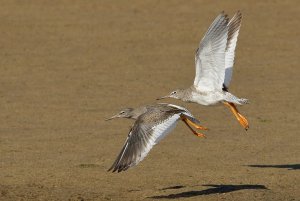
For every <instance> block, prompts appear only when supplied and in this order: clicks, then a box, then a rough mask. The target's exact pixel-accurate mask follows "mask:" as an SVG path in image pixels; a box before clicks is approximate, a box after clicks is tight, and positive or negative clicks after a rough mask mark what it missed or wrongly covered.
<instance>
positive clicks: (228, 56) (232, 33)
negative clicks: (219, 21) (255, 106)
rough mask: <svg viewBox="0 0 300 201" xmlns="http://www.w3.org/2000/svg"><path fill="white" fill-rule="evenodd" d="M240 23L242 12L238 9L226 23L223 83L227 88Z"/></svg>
mask: <svg viewBox="0 0 300 201" xmlns="http://www.w3.org/2000/svg"><path fill="white" fill-rule="evenodd" d="M241 23H242V13H241V12H240V11H238V12H237V13H236V14H235V15H234V16H233V17H232V18H231V20H230V21H229V24H228V39H227V46H226V51H225V79H224V85H225V87H226V88H228V86H229V84H230V81H231V77H232V70H233V65H234V56H235V48H236V44H237V39H238V36H239V31H240V28H241Z"/></svg>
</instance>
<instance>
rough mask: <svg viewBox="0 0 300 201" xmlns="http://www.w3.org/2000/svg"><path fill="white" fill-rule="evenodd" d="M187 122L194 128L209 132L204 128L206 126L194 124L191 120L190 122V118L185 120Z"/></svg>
mask: <svg viewBox="0 0 300 201" xmlns="http://www.w3.org/2000/svg"><path fill="white" fill-rule="evenodd" d="M185 119H186V121H187V122H188V124H189V125H192V126H194V127H195V128H197V129H199V130H208V128H206V127H204V126H200V125H198V124H196V123H194V122H192V121H191V120H189V119H188V118H185Z"/></svg>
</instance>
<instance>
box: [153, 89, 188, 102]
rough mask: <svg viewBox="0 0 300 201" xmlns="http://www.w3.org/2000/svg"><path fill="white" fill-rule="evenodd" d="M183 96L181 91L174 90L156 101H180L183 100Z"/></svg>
mask: <svg viewBox="0 0 300 201" xmlns="http://www.w3.org/2000/svg"><path fill="white" fill-rule="evenodd" d="M183 94H184V90H182V89H176V90H174V91H172V92H171V93H170V94H169V95H166V96H162V97H160V98H157V99H156V100H161V99H165V98H175V99H182V98H183Z"/></svg>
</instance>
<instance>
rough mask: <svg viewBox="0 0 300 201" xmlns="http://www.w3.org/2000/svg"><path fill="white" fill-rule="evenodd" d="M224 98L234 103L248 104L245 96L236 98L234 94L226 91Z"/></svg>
mask: <svg viewBox="0 0 300 201" xmlns="http://www.w3.org/2000/svg"><path fill="white" fill-rule="evenodd" d="M225 100H226V101H227V102H231V103H235V104H237V105H244V104H249V103H250V101H249V100H248V99H246V98H238V97H236V96H234V95H233V94H231V93H229V92H226V93H225Z"/></svg>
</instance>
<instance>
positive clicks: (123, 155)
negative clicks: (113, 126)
mask: <svg viewBox="0 0 300 201" xmlns="http://www.w3.org/2000/svg"><path fill="white" fill-rule="evenodd" d="M161 115H162V114H161ZM150 116H151V114H149V113H146V114H143V115H141V116H140V117H139V118H138V119H137V121H136V122H135V123H134V125H133V127H132V129H131V130H130V132H129V135H128V137H127V139H126V141H125V144H124V146H123V148H122V150H121V152H120V154H119V155H118V157H117V159H116V160H115V162H114V163H113V165H112V166H111V168H110V169H109V170H108V171H110V170H112V171H113V172H115V171H118V172H121V171H125V170H127V169H128V168H130V167H132V166H135V165H137V164H138V163H139V162H141V161H142V160H143V159H144V158H145V157H146V156H147V154H148V153H149V151H150V150H151V149H152V147H153V146H154V145H155V144H157V143H158V142H159V141H160V140H161V139H163V138H164V137H165V136H166V135H167V134H168V133H170V132H171V131H172V130H173V129H174V128H175V126H176V124H177V121H178V119H179V118H180V116H179V114H172V115H169V116H168V115H167V118H165V120H164V121H159V120H161V116H160V115H159V116H155V120H157V121H159V122H160V123H155V124H152V125H146V123H145V121H144V120H145V119H147V118H149V117H150ZM152 117H153V116H152ZM150 118H151V117H150Z"/></svg>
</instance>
